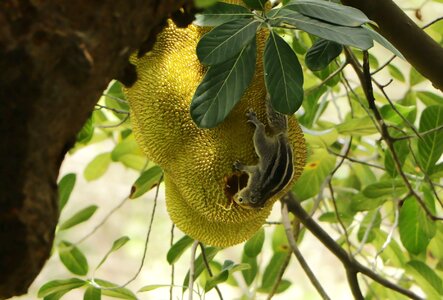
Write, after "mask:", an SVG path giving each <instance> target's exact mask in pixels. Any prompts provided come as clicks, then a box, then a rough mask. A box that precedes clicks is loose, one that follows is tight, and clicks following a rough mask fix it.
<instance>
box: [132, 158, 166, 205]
mask: <svg viewBox="0 0 443 300" xmlns="http://www.w3.org/2000/svg"><path fill="white" fill-rule="evenodd" d="M162 175H163V170H162V169H161V168H160V167H159V166H154V167H152V168H149V169H148V170H146V171H144V172H143V173H142V174H141V175H140V176H139V177H138V178H137V180H136V181H135V182H134V184H133V185H132V187H131V193H130V195H129V198H130V199H135V198H138V197H140V196H142V195H144V194H145V193H146V192H148V191H150V190H151V189H152V188H153V187H155V186H156V185H158V184H159V182H160V179H161V177H162Z"/></svg>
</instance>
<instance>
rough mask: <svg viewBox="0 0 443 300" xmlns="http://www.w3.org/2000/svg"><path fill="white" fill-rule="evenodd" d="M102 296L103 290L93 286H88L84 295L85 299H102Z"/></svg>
mask: <svg viewBox="0 0 443 300" xmlns="http://www.w3.org/2000/svg"><path fill="white" fill-rule="evenodd" d="M101 298H102V292H101V290H100V289H98V288H95V287H93V286H88V288H87V289H86V291H85V293H84V295H83V300H100V299H101Z"/></svg>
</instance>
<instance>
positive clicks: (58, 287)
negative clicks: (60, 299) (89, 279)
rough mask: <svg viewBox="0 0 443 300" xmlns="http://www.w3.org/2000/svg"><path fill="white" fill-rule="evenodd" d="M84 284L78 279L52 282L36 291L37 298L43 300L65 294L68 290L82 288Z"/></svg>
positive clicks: (84, 282)
mask: <svg viewBox="0 0 443 300" xmlns="http://www.w3.org/2000/svg"><path fill="white" fill-rule="evenodd" d="M85 284H86V281H84V280H81V279H79V278H70V279H61V280H52V281H49V282H47V283H45V284H44V285H42V287H41V288H40V289H39V290H38V294H37V296H38V297H39V298H43V297H46V296H49V295H51V294H56V293H63V294H65V293H67V292H69V291H70V290H73V289H76V288H79V287H82V286H84V285H85ZM63 294H62V295H63Z"/></svg>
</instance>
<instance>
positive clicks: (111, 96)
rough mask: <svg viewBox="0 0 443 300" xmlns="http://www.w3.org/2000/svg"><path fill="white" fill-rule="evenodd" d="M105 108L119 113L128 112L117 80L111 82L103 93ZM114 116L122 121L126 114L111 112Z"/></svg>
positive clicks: (127, 106) (121, 87) (120, 85)
mask: <svg viewBox="0 0 443 300" xmlns="http://www.w3.org/2000/svg"><path fill="white" fill-rule="evenodd" d="M104 98H105V104H106V107H109V108H114V109H116V110H119V111H125V112H129V105H128V103H127V102H126V96H125V94H124V93H123V85H122V84H121V82H119V81H117V80H113V81H112V82H111V83H110V84H109V86H108V89H107V90H106V91H105V92H104ZM112 113H113V114H114V116H116V117H117V118H119V119H120V120H123V119H124V118H126V117H127V115H126V114H122V113H118V112H115V111H113V112H112Z"/></svg>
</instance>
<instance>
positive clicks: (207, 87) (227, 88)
mask: <svg viewBox="0 0 443 300" xmlns="http://www.w3.org/2000/svg"><path fill="white" fill-rule="evenodd" d="M256 55H257V46H256V41H255V38H253V39H252V41H251V42H250V43H249V44H248V45H246V46H245V47H244V48H243V49H242V50H241V51H240V53H239V54H238V56H236V57H234V58H233V59H231V60H229V61H227V62H224V63H222V64H218V65H214V66H211V67H209V70H208V72H207V73H206V75H205V77H204V78H203V81H202V82H201V83H200V85H199V86H198V87H197V90H196V92H195V94H194V97H193V98H192V103H191V116H192V119H193V120H194V122H195V123H196V124H197V126H199V127H203V128H211V127H215V126H217V125H218V124H219V123H221V122H222V121H223V120H224V119H225V118H226V116H227V115H228V114H229V112H230V111H231V110H232V108H233V107H234V106H235V104H237V102H238V101H239V100H240V98H241V96H242V95H243V93H244V91H245V90H246V88H247V87H248V85H249V83H250V82H251V80H252V77H253V76H254V72H255V61H256Z"/></svg>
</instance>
